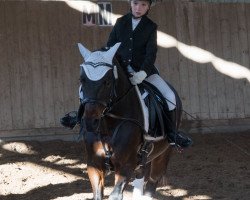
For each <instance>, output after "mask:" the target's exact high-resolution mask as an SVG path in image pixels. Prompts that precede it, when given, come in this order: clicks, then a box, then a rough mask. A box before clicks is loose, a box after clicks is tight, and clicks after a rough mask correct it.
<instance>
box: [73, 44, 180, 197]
mask: <svg viewBox="0 0 250 200" xmlns="http://www.w3.org/2000/svg"><path fill="white" fill-rule="evenodd" d="M119 45H120V43H117V44H115V45H114V46H113V47H111V48H110V49H109V50H107V51H102V50H100V51H94V52H91V51H89V50H88V49H87V48H85V47H84V46H83V45H82V44H80V43H78V47H79V50H80V53H81V55H82V56H83V59H84V61H85V62H83V64H81V65H80V66H81V72H80V82H81V91H82V92H83V99H82V100H81V104H82V105H83V106H84V111H83V115H82V120H81V126H82V127H83V132H84V142H85V148H86V152H87V173H88V177H89V180H90V183H91V186H92V191H93V199H94V200H102V199H103V196H104V181H105V175H106V174H107V173H109V172H111V171H112V172H114V174H115V182H114V187H113V190H112V192H111V194H110V195H109V200H122V199H123V191H124V189H125V188H126V186H127V185H128V183H129V182H130V180H132V179H134V181H133V186H134V190H133V199H143V198H144V197H147V198H148V199H152V197H153V196H154V194H155V192H156V187H157V184H158V183H159V181H160V179H161V177H162V176H163V174H164V173H165V171H166V168H167V164H168V161H169V158H170V156H171V152H172V148H173V147H172V146H171V145H170V144H169V142H168V140H167V139H161V140H155V141H152V142H150V143H147V142H145V140H146V139H145V137H144V136H145V135H147V133H146V131H145V126H144V125H145V117H144V116H143V111H142V107H141V103H140V100H139V98H138V87H137V86H133V85H132V84H131V83H130V81H129V78H128V76H127V74H126V72H125V70H124V69H123V68H122V67H121V65H120V64H119V63H118V62H117V61H116V59H115V53H116V51H117V49H118V48H119ZM178 124H179V120H178V121H177V126H178ZM145 144H150V145H145ZM145 146H147V148H143V147H145ZM148 146H150V148H148ZM148 149H149V151H150V152H146V154H143V152H142V151H147V150H148ZM143 155H144V156H143ZM145 155H146V156H145ZM142 160H144V163H143V161H142ZM142 163H143V164H142Z"/></svg>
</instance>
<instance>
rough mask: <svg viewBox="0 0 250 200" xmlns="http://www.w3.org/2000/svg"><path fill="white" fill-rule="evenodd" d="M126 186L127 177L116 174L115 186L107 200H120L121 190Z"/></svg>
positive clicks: (121, 196)
mask: <svg viewBox="0 0 250 200" xmlns="http://www.w3.org/2000/svg"><path fill="white" fill-rule="evenodd" d="M126 184H127V177H125V176H122V175H120V174H118V173H116V174H115V186H114V189H113V191H112V193H111V194H110V196H109V200H122V199H123V190H124V188H125V186H126Z"/></svg>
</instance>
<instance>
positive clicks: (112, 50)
mask: <svg viewBox="0 0 250 200" xmlns="http://www.w3.org/2000/svg"><path fill="white" fill-rule="evenodd" d="M120 45H121V42H118V43H116V44H115V45H114V46H113V47H111V48H110V49H109V50H108V51H107V52H105V55H106V56H107V58H108V59H110V60H113V57H114V55H115V53H116V51H117V49H118V48H119V46H120Z"/></svg>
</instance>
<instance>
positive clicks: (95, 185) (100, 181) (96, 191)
mask: <svg viewBox="0 0 250 200" xmlns="http://www.w3.org/2000/svg"><path fill="white" fill-rule="evenodd" d="M87 170H88V176H89V179H90V183H91V186H92V190H93V199H94V200H102V199H103V190H104V172H103V171H102V170H98V169H97V168H94V167H92V166H88V168H87Z"/></svg>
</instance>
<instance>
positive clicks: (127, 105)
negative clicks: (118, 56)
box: [116, 69, 143, 120]
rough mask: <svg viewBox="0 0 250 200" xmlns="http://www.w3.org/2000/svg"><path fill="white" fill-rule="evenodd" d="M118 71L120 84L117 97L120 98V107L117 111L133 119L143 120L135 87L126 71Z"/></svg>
mask: <svg viewBox="0 0 250 200" xmlns="http://www.w3.org/2000/svg"><path fill="white" fill-rule="evenodd" d="M120 70H122V69H118V71H119V74H118V77H119V78H118V80H117V81H118V83H117V88H116V90H117V96H118V98H120V99H121V100H120V102H119V105H118V106H117V107H119V108H118V109H117V111H118V112H119V114H122V115H124V114H125V115H127V116H130V117H132V118H137V119H138V120H140V119H142V118H143V116H142V111H141V105H140V101H139V99H138V95H137V92H136V89H135V87H134V86H132V85H131V83H130V81H129V79H128V78H127V75H126V74H125V72H124V71H120Z"/></svg>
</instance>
